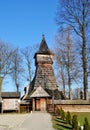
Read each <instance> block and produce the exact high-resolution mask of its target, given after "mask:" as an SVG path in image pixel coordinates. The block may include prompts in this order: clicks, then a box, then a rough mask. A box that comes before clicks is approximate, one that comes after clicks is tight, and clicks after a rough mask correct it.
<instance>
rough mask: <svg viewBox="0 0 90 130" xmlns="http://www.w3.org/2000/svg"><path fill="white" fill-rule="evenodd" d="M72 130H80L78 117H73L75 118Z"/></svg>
mask: <svg viewBox="0 0 90 130" xmlns="http://www.w3.org/2000/svg"><path fill="white" fill-rule="evenodd" d="M72 128H73V129H75V130H78V120H77V115H73V118H72Z"/></svg>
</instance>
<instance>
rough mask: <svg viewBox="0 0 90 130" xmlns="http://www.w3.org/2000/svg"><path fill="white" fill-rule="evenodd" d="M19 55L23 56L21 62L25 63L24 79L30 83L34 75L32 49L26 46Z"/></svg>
mask: <svg viewBox="0 0 90 130" xmlns="http://www.w3.org/2000/svg"><path fill="white" fill-rule="evenodd" d="M21 53H22V55H23V60H24V63H25V66H26V67H25V71H26V73H25V74H26V76H25V77H26V79H27V81H29V83H31V81H32V78H33V74H34V69H33V68H34V66H33V57H34V50H33V47H31V46H27V47H25V48H24V49H22V50H21Z"/></svg>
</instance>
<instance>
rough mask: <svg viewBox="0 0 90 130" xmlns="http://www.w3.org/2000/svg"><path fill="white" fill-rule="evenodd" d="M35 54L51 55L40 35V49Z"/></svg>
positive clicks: (43, 38)
mask: <svg viewBox="0 0 90 130" xmlns="http://www.w3.org/2000/svg"><path fill="white" fill-rule="evenodd" d="M36 54H53V53H52V52H51V51H50V50H49V48H48V45H47V43H46V40H45V37H44V35H42V41H41V44H40V48H39V51H37V52H36V53H35V55H36Z"/></svg>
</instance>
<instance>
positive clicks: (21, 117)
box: [0, 112, 54, 130]
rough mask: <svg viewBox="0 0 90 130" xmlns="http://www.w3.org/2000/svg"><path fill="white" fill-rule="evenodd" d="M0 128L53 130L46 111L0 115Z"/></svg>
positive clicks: (3, 129) (10, 129)
mask: <svg viewBox="0 0 90 130" xmlns="http://www.w3.org/2000/svg"><path fill="white" fill-rule="evenodd" d="M0 130H54V129H53V128H52V123H51V116H50V114H48V113H41V112H35V113H30V114H3V115H0Z"/></svg>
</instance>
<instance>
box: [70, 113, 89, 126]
mask: <svg viewBox="0 0 90 130" xmlns="http://www.w3.org/2000/svg"><path fill="white" fill-rule="evenodd" d="M71 115H77V116H78V121H79V122H80V124H81V125H83V123H84V119H85V117H87V119H88V121H89V123H90V112H74V113H71Z"/></svg>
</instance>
